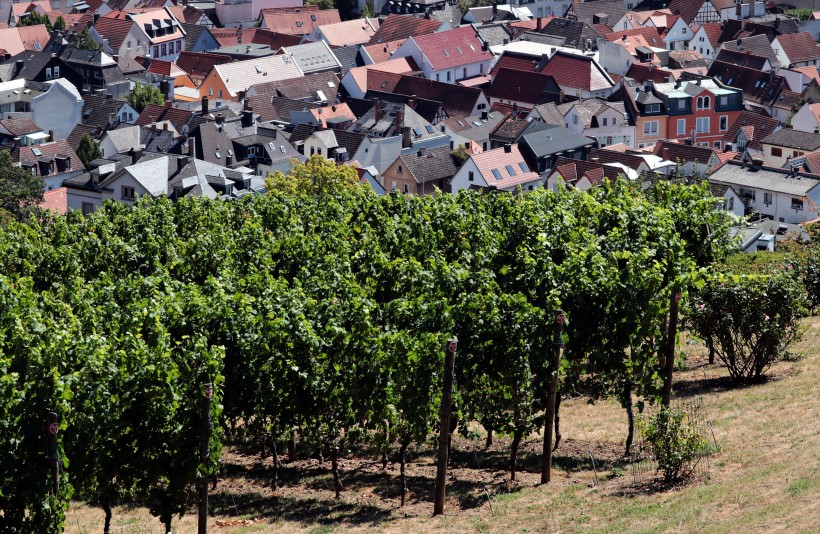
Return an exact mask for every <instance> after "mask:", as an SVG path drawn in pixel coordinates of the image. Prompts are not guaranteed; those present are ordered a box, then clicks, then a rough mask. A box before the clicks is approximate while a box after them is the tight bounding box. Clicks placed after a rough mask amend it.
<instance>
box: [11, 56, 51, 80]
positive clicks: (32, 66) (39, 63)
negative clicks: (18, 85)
mask: <svg viewBox="0 0 820 534" xmlns="http://www.w3.org/2000/svg"><path fill="white" fill-rule="evenodd" d="M18 61H22V62H23V68H22V69H20V72H16V71H17V62H18ZM49 61H51V53H46V52H31V51H28V50H25V51H23V52H20V53H19V54H17V55H16V56H13V57H11V58H10V59H8V60H6V61H4V62H3V64H2V65H0V81H3V82H7V81H9V80H13V79H15V78H22V79H24V80H29V79H31V78H34V77H36V76H37V75H38V74H40V72H41V71H42V70H43V68H45V66H46V64H47V63H48V62H49Z"/></svg>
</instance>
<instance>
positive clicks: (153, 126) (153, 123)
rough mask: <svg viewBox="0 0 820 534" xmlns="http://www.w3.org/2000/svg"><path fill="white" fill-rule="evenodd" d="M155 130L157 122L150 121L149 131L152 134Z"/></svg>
mask: <svg viewBox="0 0 820 534" xmlns="http://www.w3.org/2000/svg"><path fill="white" fill-rule="evenodd" d="M156 132H157V123H156V122H152V123H151V133H152V134H153V133H156Z"/></svg>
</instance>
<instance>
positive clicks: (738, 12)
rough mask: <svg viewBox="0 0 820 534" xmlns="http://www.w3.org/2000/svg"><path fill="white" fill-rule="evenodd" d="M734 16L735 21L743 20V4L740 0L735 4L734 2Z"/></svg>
mask: <svg viewBox="0 0 820 534" xmlns="http://www.w3.org/2000/svg"><path fill="white" fill-rule="evenodd" d="M735 16H736V17H737V20H740V19H742V18H743V2H742V1H741V0H737V2H735Z"/></svg>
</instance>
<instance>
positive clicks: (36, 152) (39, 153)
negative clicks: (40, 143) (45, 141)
mask: <svg viewBox="0 0 820 534" xmlns="http://www.w3.org/2000/svg"><path fill="white" fill-rule="evenodd" d="M31 151H32V152H34V155H35V156H42V155H43V153H42V152H41V151H40V149H39V148H37V147H34V148H32V149H31Z"/></svg>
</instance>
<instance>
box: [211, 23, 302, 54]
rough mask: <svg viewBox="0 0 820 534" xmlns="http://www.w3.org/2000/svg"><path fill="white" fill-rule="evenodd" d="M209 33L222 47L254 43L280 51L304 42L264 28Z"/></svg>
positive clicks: (224, 29)
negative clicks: (284, 47) (285, 47)
mask: <svg viewBox="0 0 820 534" xmlns="http://www.w3.org/2000/svg"><path fill="white" fill-rule="evenodd" d="M209 31H210V32H211V35H213V36H214V39H216V41H217V42H218V43H219V45H220V46H222V47H226V46H236V45H240V44H248V43H252V44H262V45H268V46H270V47H271V49H272V50H278V49H280V48H282V47H283V46H296V45H298V44H300V43H301V42H302V37H301V36H297V35H290V34H287V33H277V32H274V31H270V30H265V29H263V28H245V29H242V28H210V29H209Z"/></svg>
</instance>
